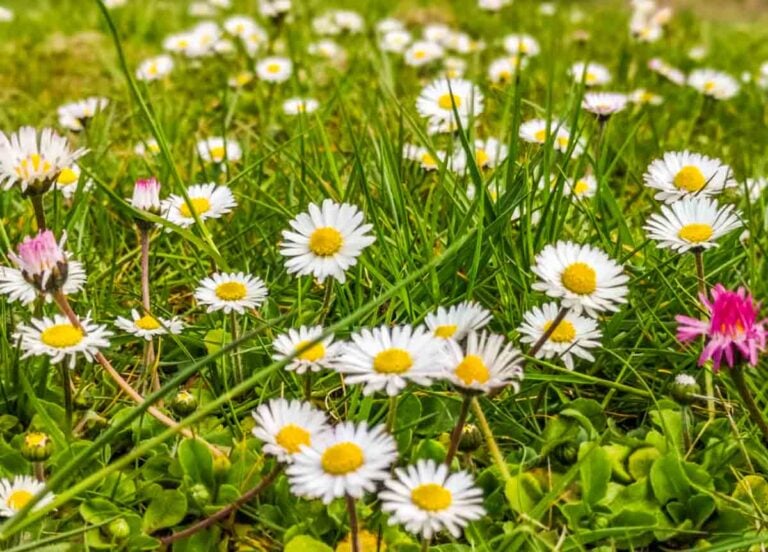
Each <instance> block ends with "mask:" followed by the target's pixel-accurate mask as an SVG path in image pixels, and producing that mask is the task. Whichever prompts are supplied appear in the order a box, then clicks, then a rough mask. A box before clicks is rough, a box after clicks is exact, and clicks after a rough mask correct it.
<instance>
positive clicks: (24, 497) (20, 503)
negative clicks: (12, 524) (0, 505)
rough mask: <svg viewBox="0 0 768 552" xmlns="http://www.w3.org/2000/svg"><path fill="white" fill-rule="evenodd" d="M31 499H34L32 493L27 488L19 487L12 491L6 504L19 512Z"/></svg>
mask: <svg viewBox="0 0 768 552" xmlns="http://www.w3.org/2000/svg"><path fill="white" fill-rule="evenodd" d="M30 500H32V493H30V492H29V491H27V490H25V489H19V490H18V491H13V492H12V493H11V495H10V496H9V497H8V499H7V500H6V501H5V505H6V506H8V507H9V508H10V509H11V510H14V511H17V512H18V511H19V510H21V509H22V508H23V507H24V506H26V505H27V504H28V503H29V501H30Z"/></svg>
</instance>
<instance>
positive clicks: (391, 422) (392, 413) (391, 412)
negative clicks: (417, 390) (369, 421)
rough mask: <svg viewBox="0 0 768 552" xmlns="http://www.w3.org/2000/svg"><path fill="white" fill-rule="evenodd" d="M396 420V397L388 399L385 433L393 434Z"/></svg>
mask: <svg viewBox="0 0 768 552" xmlns="http://www.w3.org/2000/svg"><path fill="white" fill-rule="evenodd" d="M396 418H397V395H393V396H391V397H389V408H388V409H387V425H386V427H387V431H388V432H389V433H393V432H394V430H395V420H396Z"/></svg>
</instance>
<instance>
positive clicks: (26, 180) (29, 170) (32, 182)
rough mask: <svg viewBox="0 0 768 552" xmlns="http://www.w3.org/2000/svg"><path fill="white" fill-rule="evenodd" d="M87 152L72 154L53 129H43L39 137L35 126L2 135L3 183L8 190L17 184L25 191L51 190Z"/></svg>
mask: <svg viewBox="0 0 768 552" xmlns="http://www.w3.org/2000/svg"><path fill="white" fill-rule="evenodd" d="M85 152H86V150H85V149H82V148H81V149H77V150H75V151H72V150H70V149H69V144H68V142H67V139H66V138H62V137H61V136H59V135H58V134H56V133H55V132H54V131H53V129H50V128H45V129H43V130H42V131H41V132H40V134H39V136H38V133H37V131H36V130H35V129H34V128H32V127H21V128H20V129H19V130H18V131H16V132H15V133H13V134H11V135H10V136H6V135H5V134H4V133H3V132H0V184H1V185H2V186H3V188H4V189H5V190H9V189H10V188H11V187H12V186H13V185H14V184H18V185H19V187H20V188H21V191H22V192H26V191H27V188H31V191H32V192H36V193H42V192H45V191H46V190H48V188H49V187H50V186H51V184H53V182H54V181H55V180H56V179H57V178H58V177H59V174H60V173H61V171H63V170H64V169H66V168H68V167H71V166H72V165H73V164H74V162H75V160H77V159H78V158H80V157H82V156H83V155H85Z"/></svg>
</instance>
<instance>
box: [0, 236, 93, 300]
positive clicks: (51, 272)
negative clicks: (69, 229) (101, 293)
mask: <svg viewBox="0 0 768 552" xmlns="http://www.w3.org/2000/svg"><path fill="white" fill-rule="evenodd" d="M65 243H66V234H64V235H62V238H61V240H60V241H59V242H58V243H57V242H56V238H55V237H54V236H53V232H51V231H50V230H44V231H42V232H39V233H38V234H37V235H36V236H29V237H27V238H26V239H25V240H24V241H23V242H21V244H19V253H18V255H15V254H13V253H8V257H9V258H10V259H11V261H13V263H14V264H15V265H16V266H17V267H18V268H10V267H0V293H3V294H5V295H8V298H9V300H10V301H18V302H20V303H22V304H24V305H28V304H30V303H32V302H33V301H34V300H35V299H36V298H37V296H38V294H40V293H43V294H45V295H46V299H49V296H48V294H50V293H53V292H55V291H57V290H59V289H61V290H62V291H63V292H64V293H65V294H66V295H70V294H73V293H77V292H78V291H80V290H81V289H83V285H84V284H85V269H83V265H82V264H80V263H79V262H77V261H74V260H71V259H69V254H67V253H66V252H65V251H64V244H65Z"/></svg>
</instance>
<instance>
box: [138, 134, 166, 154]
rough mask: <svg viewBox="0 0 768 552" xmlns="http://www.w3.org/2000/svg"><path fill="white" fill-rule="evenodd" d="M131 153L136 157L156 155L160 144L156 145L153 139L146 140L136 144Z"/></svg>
mask: <svg viewBox="0 0 768 552" xmlns="http://www.w3.org/2000/svg"><path fill="white" fill-rule="evenodd" d="M133 153H135V154H136V155H146V154H147V153H151V154H152V155H157V154H158V153H160V144H158V143H157V140H155V139H154V138H147V139H146V140H142V141H141V142H138V143H137V144H136V145H135V146H134V147H133Z"/></svg>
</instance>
